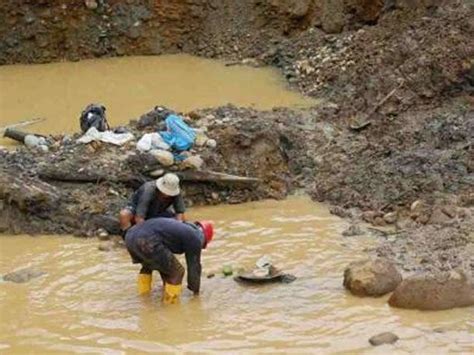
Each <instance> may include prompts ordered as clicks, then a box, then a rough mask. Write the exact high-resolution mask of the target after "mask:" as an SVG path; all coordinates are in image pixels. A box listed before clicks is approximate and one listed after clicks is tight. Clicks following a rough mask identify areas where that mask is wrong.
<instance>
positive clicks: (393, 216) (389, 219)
mask: <svg viewBox="0 0 474 355" xmlns="http://www.w3.org/2000/svg"><path fill="white" fill-rule="evenodd" d="M397 219H398V216H397V213H396V212H389V213H386V214H384V216H383V220H384V221H385V223H388V224H394V223H395V222H396V221H397Z"/></svg>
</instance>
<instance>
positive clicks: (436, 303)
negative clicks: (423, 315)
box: [388, 271, 474, 310]
mask: <svg viewBox="0 0 474 355" xmlns="http://www.w3.org/2000/svg"><path fill="white" fill-rule="evenodd" d="M388 303H389V305H390V306H392V307H398V308H408V309H420V310H442V309H450V308H455V307H468V306H474V282H473V279H472V276H471V275H468V274H467V273H466V272H464V271H451V272H449V273H446V272H445V273H441V272H440V273H436V274H422V275H414V276H411V277H409V278H407V279H406V280H403V282H402V283H401V284H400V285H399V286H398V287H397V288H396V290H395V292H394V293H393V294H392V296H391V297H390V299H389V300H388Z"/></svg>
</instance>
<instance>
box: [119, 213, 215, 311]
mask: <svg viewBox="0 0 474 355" xmlns="http://www.w3.org/2000/svg"><path fill="white" fill-rule="evenodd" d="M213 235H214V229H213V225H212V223H211V222H209V221H199V222H195V223H187V222H184V223H183V222H180V221H177V220H175V219H172V218H152V219H149V220H147V221H145V222H143V223H141V224H137V225H135V226H133V227H131V228H130V229H129V230H128V231H127V234H126V236H125V245H126V246H127V250H128V252H129V254H130V256H131V257H132V262H133V263H134V264H137V263H139V264H142V268H141V270H140V273H139V275H138V293H139V294H146V293H149V292H150V291H151V282H152V272H153V270H157V271H158V272H159V273H160V275H161V278H162V280H163V297H162V299H163V302H164V303H166V304H171V303H177V302H178V301H179V297H180V295H181V290H182V286H181V283H182V281H183V278H184V268H183V266H182V265H181V263H180V262H179V261H178V259H176V257H175V256H174V254H184V255H185V258H186V266H187V273H188V277H187V281H188V289H190V290H191V291H193V292H194V294H196V295H197V294H198V293H199V289H200V285H201V250H202V249H206V247H207V245H208V244H209V243H210V242H211V240H212V238H213Z"/></svg>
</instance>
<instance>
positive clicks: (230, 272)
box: [222, 265, 234, 276]
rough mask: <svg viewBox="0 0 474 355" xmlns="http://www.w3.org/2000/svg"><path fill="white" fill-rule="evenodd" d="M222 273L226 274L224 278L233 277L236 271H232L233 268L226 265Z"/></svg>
mask: <svg viewBox="0 0 474 355" xmlns="http://www.w3.org/2000/svg"><path fill="white" fill-rule="evenodd" d="M222 273H223V274H224V276H232V274H233V273H234V271H233V270H232V266H230V265H224V267H223V268H222Z"/></svg>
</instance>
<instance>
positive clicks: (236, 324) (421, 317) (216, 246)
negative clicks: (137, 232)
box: [0, 198, 474, 354]
mask: <svg viewBox="0 0 474 355" xmlns="http://www.w3.org/2000/svg"><path fill="white" fill-rule="evenodd" d="M191 213H192V218H202V217H205V218H212V219H214V220H215V222H216V223H217V230H216V239H215V241H214V242H213V244H212V245H211V247H210V248H209V249H207V250H206V251H205V252H204V256H203V267H204V271H203V274H204V275H203V281H202V289H203V292H202V295H201V296H200V297H199V298H193V297H192V296H191V294H190V292H189V293H186V292H185V294H184V297H183V301H182V303H181V305H171V306H162V305H161V304H160V303H159V302H158V299H159V297H160V292H161V289H160V287H161V285H160V282H158V279H159V278H158V277H156V278H155V280H156V281H157V283H156V285H155V287H154V292H153V295H151V296H149V297H144V298H140V297H138V296H137V295H136V289H135V279H136V274H137V272H138V266H136V265H132V264H131V263H130V261H129V256H128V254H127V253H126V251H125V250H114V251H111V252H101V251H99V250H98V249H97V245H98V241H97V240H95V239H93V240H81V239H73V238H69V237H40V238H32V237H26V236H24V237H2V238H1V239H0V243H1V253H2V257H1V262H0V273H5V272H7V271H11V270H12V269H19V268H22V267H27V266H32V267H37V268H39V269H42V270H45V271H47V272H48V275H47V276H44V277H42V278H39V279H36V280H33V281H31V282H30V283H27V284H12V283H6V282H5V283H2V284H0V302H1V305H0V314H1V318H2V322H1V325H0V333H1V334H2V337H1V338H0V350H1V351H2V352H8V350H10V351H12V352H16V353H22V352H27V351H31V350H32V349H33V348H34V349H35V351H36V352H43V353H44V352H48V353H51V352H58V353H64V352H93V353H107V354H109V353H124V352H127V353H128V352H131V353H134V352H157V351H166V352H175V351H196V352H198V351H212V350H221V351H226V352H229V351H230V352H232V351H258V352H264V351H267V352H274V351H275V350H281V349H291V350H292V351H294V352H306V353H307V352H322V353H327V352H362V351H365V350H370V349H371V347H370V345H369V343H368V341H367V339H368V338H369V337H370V336H372V335H374V334H377V333H380V332H382V331H393V332H395V333H396V334H397V335H398V336H400V338H401V340H400V341H399V342H398V343H397V344H396V345H395V346H390V347H382V348H383V349H385V351H387V349H392V350H394V349H396V350H398V351H400V352H405V351H407V352H413V351H419V350H420V349H423V350H422V351H423V352H424V353H445V352H452V351H460V352H465V353H468V352H469V351H470V350H472V336H473V331H474V321H473V317H472V315H473V313H472V308H471V309H469V308H468V309H457V310H451V311H442V312H418V311H404V310H397V309H392V308H390V307H388V306H387V304H386V297H384V298H379V299H361V298H357V297H353V296H350V295H349V294H347V293H346V292H345V291H344V289H343V288H342V285H341V283H342V282H341V281H342V280H341V276H342V272H343V269H344V267H345V266H346V265H347V263H348V262H350V261H352V260H354V259H357V258H358V257H360V256H362V255H363V249H364V248H366V247H368V246H371V245H373V242H374V241H373V240H371V239H370V238H369V237H357V238H344V237H342V236H341V235H340V232H341V230H342V229H344V222H342V221H341V220H339V219H338V218H337V217H334V216H331V215H329V214H328V212H327V210H326V209H325V208H324V207H323V206H321V205H319V204H314V203H311V202H310V201H309V200H307V199H305V198H292V199H289V200H287V201H282V202H275V201H265V202H258V203H250V204H244V205H238V206H226V207H222V206H220V207H206V208H197V209H193V210H192V211H191ZM263 254H268V255H270V256H271V257H272V261H273V263H274V264H275V265H277V266H279V267H281V268H282V269H284V270H285V271H286V272H289V273H292V274H294V275H296V276H298V279H297V280H296V281H295V282H293V283H291V284H288V285H283V284H275V285H266V286H263V287H258V286H252V287H247V286H243V285H241V284H237V283H235V282H234V281H233V280H232V279H231V278H223V277H221V276H219V275H217V276H216V277H214V278H211V279H207V278H206V277H205V275H206V274H208V273H211V272H215V273H216V274H219V271H220V269H221V267H222V266H223V265H224V264H232V265H233V266H235V267H238V266H243V267H251V266H252V265H253V263H254V262H255V260H256V259H257V258H258V257H260V256H261V255H263ZM435 330H436V331H435ZM378 349H381V348H378Z"/></svg>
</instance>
